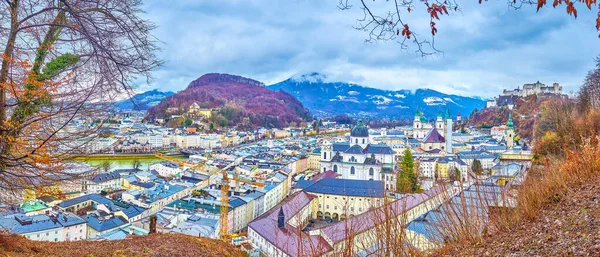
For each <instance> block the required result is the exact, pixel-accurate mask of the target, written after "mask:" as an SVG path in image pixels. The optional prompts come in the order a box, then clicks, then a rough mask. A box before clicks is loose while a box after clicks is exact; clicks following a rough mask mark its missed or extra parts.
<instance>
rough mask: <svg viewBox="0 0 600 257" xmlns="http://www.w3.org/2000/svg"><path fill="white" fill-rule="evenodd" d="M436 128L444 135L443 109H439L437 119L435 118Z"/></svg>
mask: <svg viewBox="0 0 600 257" xmlns="http://www.w3.org/2000/svg"><path fill="white" fill-rule="evenodd" d="M435 129H437V131H439V132H440V134H442V135H444V132H445V130H444V118H443V117H442V110H439V111H438V115H437V119H436V120H435Z"/></svg>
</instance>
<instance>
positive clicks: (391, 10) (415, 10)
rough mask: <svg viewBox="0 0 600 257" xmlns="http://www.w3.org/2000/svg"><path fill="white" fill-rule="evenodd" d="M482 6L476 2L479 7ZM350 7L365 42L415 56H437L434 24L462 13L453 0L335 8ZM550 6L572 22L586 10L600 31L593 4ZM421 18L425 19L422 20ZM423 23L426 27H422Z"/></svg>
mask: <svg viewBox="0 0 600 257" xmlns="http://www.w3.org/2000/svg"><path fill="white" fill-rule="evenodd" d="M482 2H483V1H482V0H479V3H480V4H481V3H482ZM486 2H487V0H486ZM547 4H548V2H547V1H546V0H538V1H535V0H534V1H531V0H514V1H508V6H509V7H511V8H514V9H520V8H521V7H522V6H524V5H532V6H536V7H537V10H538V11H539V10H540V9H541V8H543V7H545V6H547ZM354 6H358V8H360V9H361V10H362V12H363V14H362V15H361V16H360V18H359V19H358V20H357V25H356V26H355V28H356V29H357V30H359V31H363V32H365V33H367V37H366V40H365V41H366V42H377V41H387V40H391V41H397V42H399V43H400V46H401V48H402V49H408V48H409V46H410V45H412V46H414V47H416V49H415V52H416V53H418V54H420V55H421V56H427V55H433V54H437V53H439V52H440V51H439V50H438V49H437V48H436V46H435V36H436V34H437V33H438V23H440V22H442V19H449V18H450V16H451V15H452V14H455V13H458V14H461V13H462V10H461V7H460V5H459V3H458V2H457V1H456V0H452V1H441V0H433V1H412V0H403V1H398V0H393V1H390V0H385V1H383V0H373V1H363V0H360V1H358V0H339V4H338V7H339V8H340V9H341V10H348V9H351V8H353V7H354ZM552 6H553V7H555V8H556V7H560V6H565V7H566V13H567V14H568V15H570V16H573V17H574V18H577V12H578V11H583V10H585V9H586V8H587V9H588V10H592V11H593V12H596V11H597V12H598V18H597V20H596V23H595V24H590V26H595V27H596V30H600V5H597V4H596V0H579V1H571V0H566V1H562V0H555V1H554V2H552ZM423 16H425V17H426V18H427V19H426V20H425V19H422V18H423ZM424 22H426V23H425V24H423V23H424ZM599 37H600V36H599Z"/></svg>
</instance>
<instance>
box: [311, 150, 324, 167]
mask: <svg viewBox="0 0 600 257" xmlns="http://www.w3.org/2000/svg"><path fill="white" fill-rule="evenodd" d="M320 168H321V148H317V149H315V150H314V151H312V152H311V153H310V154H308V169H309V170H320Z"/></svg>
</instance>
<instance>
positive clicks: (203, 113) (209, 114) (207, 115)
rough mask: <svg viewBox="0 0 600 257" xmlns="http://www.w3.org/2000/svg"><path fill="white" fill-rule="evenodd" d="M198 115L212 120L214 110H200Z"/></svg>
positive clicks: (197, 112)
mask: <svg viewBox="0 0 600 257" xmlns="http://www.w3.org/2000/svg"><path fill="white" fill-rule="evenodd" d="M196 114H198V115H200V116H204V117H205V118H207V119H210V118H211V117H212V110H210V109H200V110H198V111H196Z"/></svg>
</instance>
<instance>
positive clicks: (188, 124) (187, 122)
mask: <svg viewBox="0 0 600 257" xmlns="http://www.w3.org/2000/svg"><path fill="white" fill-rule="evenodd" d="M193 123H194V121H193V120H192V119H190V118H186V119H185V120H184V121H183V126H184V127H186V128H187V127H190V126H192V124H193Z"/></svg>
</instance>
